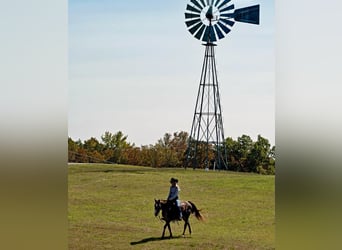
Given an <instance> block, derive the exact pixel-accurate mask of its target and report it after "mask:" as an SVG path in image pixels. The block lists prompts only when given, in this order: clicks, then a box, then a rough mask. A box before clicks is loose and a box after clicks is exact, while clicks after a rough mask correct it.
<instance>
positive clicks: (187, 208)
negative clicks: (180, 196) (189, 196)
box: [154, 199, 203, 239]
mask: <svg viewBox="0 0 342 250" xmlns="http://www.w3.org/2000/svg"><path fill="white" fill-rule="evenodd" d="M160 210H161V211H162V218H161V220H164V221H165V225H164V230H163V234H162V237H161V238H162V239H163V238H164V236H165V229H166V227H167V228H168V229H169V232H170V238H172V232H171V227H170V222H171V221H178V220H179V210H178V208H176V207H175V208H174V207H173V205H171V204H170V203H168V202H167V200H156V199H154V216H155V217H157V216H158V214H159V212H160ZM181 211H182V219H183V220H184V230H183V234H182V235H183V237H184V236H185V230H186V228H187V227H188V228H189V233H190V235H191V226H190V223H189V217H190V215H191V214H193V213H194V214H195V217H196V218H197V219H198V220H203V216H202V215H201V214H200V210H198V209H197V207H196V206H195V204H194V203H192V202H191V201H182V202H181Z"/></svg>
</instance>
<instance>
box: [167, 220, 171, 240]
mask: <svg viewBox="0 0 342 250" xmlns="http://www.w3.org/2000/svg"><path fill="white" fill-rule="evenodd" d="M167 227H168V228H169V232H170V238H172V232H171V226H170V222H169V223H168V224H167Z"/></svg>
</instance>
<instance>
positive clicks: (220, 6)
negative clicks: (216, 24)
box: [217, 0, 230, 11]
mask: <svg viewBox="0 0 342 250" xmlns="http://www.w3.org/2000/svg"><path fill="white" fill-rule="evenodd" d="M229 2H230V0H224V1H223V2H222V3H221V4H220V5H219V6H217V8H218V9H219V10H220V9H221V8H222V6H223V5H225V4H227V3H229ZM220 11H221V10H220Z"/></svg>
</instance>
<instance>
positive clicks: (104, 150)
mask: <svg viewBox="0 0 342 250" xmlns="http://www.w3.org/2000/svg"><path fill="white" fill-rule="evenodd" d="M127 138H128V136H127V135H124V134H123V133H122V132H121V131H119V132H117V133H114V134H113V133H110V132H108V131H106V132H105V133H104V134H103V135H102V136H101V141H99V140H98V139H96V138H95V137H91V138H90V139H88V140H85V141H83V142H82V141H81V140H80V139H78V140H77V141H74V140H73V139H72V138H71V137H68V161H69V162H78V163H117V164H129V165H139V166H151V167H155V168H165V167H167V168H181V167H184V166H185V164H186V163H185V160H186V149H187V142H188V138H189V135H188V133H187V132H184V131H181V132H175V133H173V134H170V133H166V134H165V135H164V136H163V138H161V139H159V140H158V141H157V143H155V144H154V145H148V146H147V145H145V146H141V147H137V146H135V144H134V143H132V144H131V143H129V142H127ZM224 147H225V148H226V151H227V155H228V169H229V170H232V171H239V172H254V173H259V174H274V173H275V146H271V144H270V143H269V141H268V140H267V139H266V138H263V137H262V136H261V135H258V138H257V140H256V141H253V140H252V139H251V137H250V136H248V135H242V136H241V137H238V138H237V140H234V139H232V138H231V137H228V138H227V139H226V140H225V141H224ZM198 158H199V159H203V161H201V160H200V161H199V162H200V163H199V165H198V168H205V164H204V159H205V154H204V152H203V155H201V154H200V155H199V156H198Z"/></svg>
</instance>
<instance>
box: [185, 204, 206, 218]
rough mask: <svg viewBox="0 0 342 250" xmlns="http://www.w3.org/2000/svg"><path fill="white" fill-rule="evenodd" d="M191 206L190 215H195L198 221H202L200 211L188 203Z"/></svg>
mask: <svg viewBox="0 0 342 250" xmlns="http://www.w3.org/2000/svg"><path fill="white" fill-rule="evenodd" d="M188 202H189V203H190V204H191V207H192V208H191V213H195V216H196V218H197V219H198V220H204V218H203V216H202V215H201V214H200V210H199V209H197V207H196V206H195V204H194V203H192V202H191V201H188Z"/></svg>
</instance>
